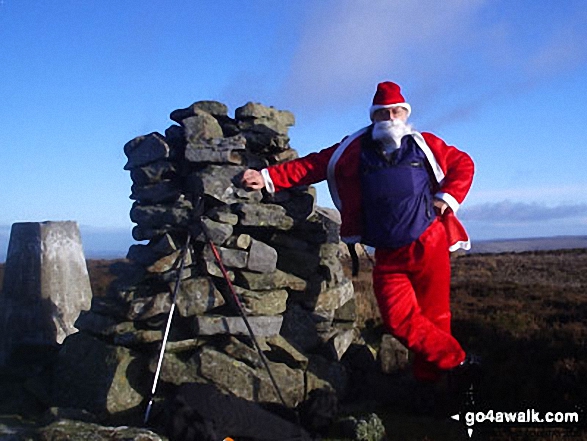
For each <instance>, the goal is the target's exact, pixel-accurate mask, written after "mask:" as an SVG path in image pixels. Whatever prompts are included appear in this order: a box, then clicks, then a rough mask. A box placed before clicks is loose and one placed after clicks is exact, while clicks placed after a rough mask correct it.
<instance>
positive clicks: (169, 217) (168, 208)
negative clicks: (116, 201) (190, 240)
mask: <svg viewBox="0 0 587 441" xmlns="http://www.w3.org/2000/svg"><path fill="white" fill-rule="evenodd" d="M191 210H193V206H192V204H191V202H189V201H186V200H184V199H181V198H180V199H179V200H177V201H176V202H174V203H173V204H169V205H167V204H166V205H142V204H137V203H136V202H135V203H134V204H133V206H132V208H131V210H130V219H131V220H132V221H133V222H135V223H137V224H139V225H140V226H141V227H143V228H159V227H162V226H165V225H172V226H179V227H186V226H188V225H189V224H190V221H191V219H190V216H191Z"/></svg>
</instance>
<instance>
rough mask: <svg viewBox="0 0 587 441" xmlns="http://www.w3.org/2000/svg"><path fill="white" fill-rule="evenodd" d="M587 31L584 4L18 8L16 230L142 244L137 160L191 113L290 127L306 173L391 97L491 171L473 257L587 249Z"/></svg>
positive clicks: (470, 221)
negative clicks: (479, 245) (487, 245)
mask: <svg viewBox="0 0 587 441" xmlns="http://www.w3.org/2000/svg"><path fill="white" fill-rule="evenodd" d="M171 23H172V24H173V25H172V26H171V25H170V24H171ZM362 23H368V24H369V25H368V26H361V25H360V24H362ZM586 24H587V10H585V8H584V4H583V2H581V1H579V0H569V1H567V2H564V3H561V4H557V5H555V6H553V4H552V2H547V1H546V0H520V1H518V2H508V1H506V0H495V1H492V2H489V1H488V0H472V1H469V2H462V1H461V0H447V1H446V2H442V4H438V3H437V2H428V1H424V2H422V1H417V0H402V1H396V0H371V1H368V2H367V1H364V0H363V1H361V0H337V1H334V0H324V1H322V2H312V1H310V0H300V1H299V2H291V3H283V2H279V3H278V2H268V1H266V0H251V1H250V2H246V3H245V4H243V3H242V2H238V1H236V0H224V1H221V2H217V1H212V0H202V1H200V2H189V1H186V0H178V1H177V2H175V3H174V4H173V6H172V7H170V6H169V5H164V4H157V3H154V2H149V3H145V2H140V1H138V0H129V1H128V2H124V3H123V4H120V2H116V1H114V0H104V1H103V2H100V3H94V2H76V1H74V0H62V1H60V2H53V3H45V2H39V1H36V0H19V1H18V2H17V1H14V0H5V1H3V2H2V3H1V4H0V37H1V38H2V44H1V45H0V76H1V77H2V78H3V81H2V83H1V84H0V97H1V98H2V101H3V104H4V106H2V107H1V108H0V116H1V117H2V120H3V122H4V125H3V130H2V131H0V161H1V162H2V163H3V164H8V165H9V166H6V167H5V169H4V172H3V173H2V174H1V175H0V186H1V188H2V189H3V191H2V193H0V194H1V196H0V206H2V208H3V210H2V211H0V225H4V226H6V225H12V224H13V223H15V222H37V221H41V220H46V219H49V220H75V221H76V222H78V224H79V225H80V226H84V227H83V228H84V229H113V230H117V231H118V232H119V234H120V235H119V236H118V237H119V239H118V240H119V241H122V240H123V238H124V235H123V233H121V232H122V231H128V240H129V242H128V243H134V241H133V240H132V236H131V235H130V230H131V228H132V226H133V224H132V223H131V221H130V219H129V211H130V207H131V204H132V201H131V200H130V199H129V198H128V195H129V194H130V186H131V181H130V177H129V173H128V172H126V171H124V170H123V166H124V163H125V162H126V158H125V157H124V153H123V146H124V144H125V143H126V142H128V141H130V140H131V139H133V138H134V137H136V136H140V135H144V134H147V133H151V132H155V131H157V132H161V133H162V132H164V130H165V129H166V128H167V127H168V126H170V125H171V124H172V121H171V120H170V119H169V114H170V113H171V112H172V111H173V110H175V109H178V108H184V107H187V106H189V105H190V104H191V103H193V102H195V101H199V100H216V101H220V102H222V103H224V104H226V105H227V106H228V107H229V114H230V115H233V114H234V111H235V109H236V108H237V107H239V106H242V105H244V104H245V103H246V102H248V101H255V102H261V103H263V104H265V105H268V106H274V107H276V108H278V109H284V110H290V111H292V112H293V114H294V115H295V117H296V125H295V126H294V127H292V129H291V130H290V137H291V142H290V143H291V145H292V147H293V148H294V149H296V150H297V151H298V152H299V154H300V156H302V155H305V154H308V153H310V152H312V151H316V150H318V149H321V148H324V147H327V146H330V145H332V144H334V143H336V142H338V141H339V140H340V139H341V138H342V137H344V136H345V135H347V134H349V133H353V132H354V131H356V130H357V129H359V128H360V127H362V126H364V125H366V124H368V123H369V118H368V108H369V106H370V104H371V99H372V97H373V93H374V92H375V88H376V85H377V83H378V82H380V81H385V80H391V81H395V82H397V83H399V84H400V86H401V87H402V93H403V94H404V96H405V97H406V99H407V101H408V102H410V104H411V105H412V109H413V113H412V117H411V118H410V122H411V123H412V124H413V125H414V126H415V128H416V129H417V130H422V131H431V132H433V133H435V134H437V135H438V136H440V137H441V138H443V139H444V140H445V141H446V142H447V143H448V144H451V145H456V146H457V147H459V148H461V149H462V150H464V151H466V152H467V153H469V154H470V155H471V156H472V158H473V160H474V161H475V164H476V174H475V178H474V182H473V187H472V189H471V191H470V193H469V195H468V197H467V199H466V200H465V202H464V204H463V207H462V209H460V210H459V213H458V216H459V218H460V219H461V220H462V221H463V224H464V225H465V227H466V228H467V230H468V231H469V233H470V236H471V238H472V241H473V243H475V242H476V241H481V240H498V238H506V239H514V238H521V239H523V238H527V237H528V234H529V232H531V237H551V236H556V235H562V236H582V235H587V174H585V172H584V167H583V162H584V161H583V148H584V144H585V141H584V139H585V136H584V131H585V127H587V115H585V112H584V110H583V107H584V103H585V102H586V101H587V46H586V45H584V44H582V42H583V41H584V40H585V37H587V26H586ZM388 29H393V30H394V31H393V32H390V31H388ZM447 29H450V32H447V31H446V30H447ZM316 188H317V192H318V201H317V202H318V204H319V205H321V206H326V207H333V204H332V200H331V199H330V197H329V195H328V191H327V186H326V184H324V183H320V184H318V185H316ZM90 236H91V234H90ZM0 238H1V236H0ZM5 240H6V244H7V240H8V239H7V238H5ZM89 240H90V242H91V240H93V239H89ZM0 246H1V243H0ZM92 246H93V245H92ZM2 251H4V253H6V250H0V253H2Z"/></svg>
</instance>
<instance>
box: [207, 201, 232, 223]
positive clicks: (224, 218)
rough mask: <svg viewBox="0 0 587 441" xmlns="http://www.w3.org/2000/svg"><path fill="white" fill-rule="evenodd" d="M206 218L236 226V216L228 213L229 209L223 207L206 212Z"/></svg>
mask: <svg viewBox="0 0 587 441" xmlns="http://www.w3.org/2000/svg"><path fill="white" fill-rule="evenodd" d="M205 215H206V217H208V218H210V219H212V220H214V221H216V222H221V223H224V224H229V225H233V226H234V225H236V224H237V223H238V216H237V215H236V214H234V213H233V212H231V211H230V207H229V206H227V205H223V206H220V207H214V208H211V209H210V210H208V211H206V213H205Z"/></svg>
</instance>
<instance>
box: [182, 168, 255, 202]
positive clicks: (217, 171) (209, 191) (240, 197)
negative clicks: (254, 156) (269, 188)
mask: <svg viewBox="0 0 587 441" xmlns="http://www.w3.org/2000/svg"><path fill="white" fill-rule="evenodd" d="M245 169H246V168H245V167H241V166H230V165H226V166H218V165H209V166H207V167H205V168H203V169H201V170H198V171H196V172H194V173H192V174H191V175H189V176H188V178H187V182H186V189H187V190H188V191H191V192H194V193H196V194H202V195H205V196H207V197H208V198H212V199H213V200H215V201H216V203H222V204H233V203H238V202H243V201H253V202H259V201H260V200H261V199H262V197H263V195H262V194H261V191H258V190H257V191H245V190H244V189H243V188H241V187H240V178H239V176H240V175H242V173H243V172H244V171H245Z"/></svg>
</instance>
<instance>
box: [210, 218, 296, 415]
mask: <svg viewBox="0 0 587 441" xmlns="http://www.w3.org/2000/svg"><path fill="white" fill-rule="evenodd" d="M204 234H205V235H206V237H207V234H206V230H205V229H204ZM207 239H208V245H209V246H210V249H211V250H212V254H214V259H216V262H217V263H218V266H219V267H220V271H221V272H222V276H223V277H224V280H225V281H226V283H227V285H228V290H229V291H230V294H231V295H232V297H233V299H234V301H235V303H236V306H237V309H238V311H239V313H240V315H241V317H242V319H243V321H244V322H245V326H246V327H247V330H248V331H249V334H250V336H251V339H252V340H253V344H254V345H255V348H256V349H257V352H258V353H259V357H260V358H261V361H262V362H263V365H264V366H265V369H267V373H268V374H269V378H270V379H271V382H272V383H273V387H274V388H275V392H276V393H277V396H278V397H279V400H280V401H281V403H282V404H283V405H284V406H285V407H288V406H287V404H285V400H284V399H283V395H281V390H279V386H278V385H277V381H275V377H274V376H273V373H272V372H271V368H270V367H269V362H268V361H267V357H265V354H264V353H263V350H262V349H261V346H259V343H258V342H257V338H256V337H255V333H254V332H253V328H251V324H250V323H249V320H248V319H247V314H246V313H245V309H244V308H243V305H242V303H241V301H240V299H239V298H238V295H237V294H236V291H235V290H234V286H233V285H232V282H231V281H230V277H229V275H228V272H227V271H226V268H225V267H224V263H223V262H222V258H221V257H220V253H219V252H218V249H217V248H216V245H214V242H212V240H211V239H210V238H208V237H207Z"/></svg>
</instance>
